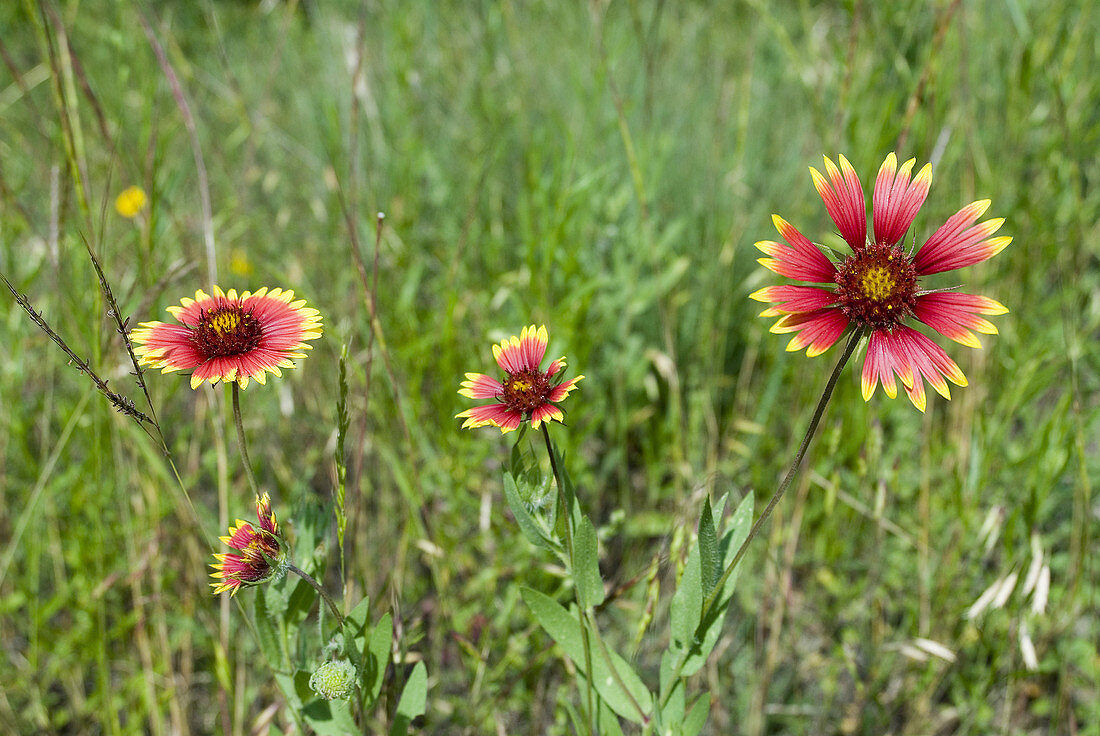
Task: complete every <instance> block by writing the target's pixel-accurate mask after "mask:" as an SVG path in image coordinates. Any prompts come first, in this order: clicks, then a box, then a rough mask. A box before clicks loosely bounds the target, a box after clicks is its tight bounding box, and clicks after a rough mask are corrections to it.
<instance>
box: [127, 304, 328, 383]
mask: <svg viewBox="0 0 1100 736" xmlns="http://www.w3.org/2000/svg"><path fill="white" fill-rule="evenodd" d="M213 292H214V293H213V294H212V295H211V294H207V293H206V292H204V291H202V290H201V289H200V290H199V291H197V292H195V298H194V299H189V298H186V297H185V298H184V299H183V300H182V301H181V302H180V304H179V306H175V307H168V312H170V313H171V314H172V316H173V317H175V318H176V320H178V321H179V324H175V325H174V324H167V323H164V322H143V323H142V324H140V325H139V326H138V328H137V329H135V330H133V331H132V332H131V333H130V338H131V339H132V340H133V342H134V352H135V353H136V354H137V355H138V356H139V357H140V358H141V364H142V365H148V366H152V367H154V368H160V369H161V370H162V371H163V372H164V373H168V372H170V371H179V370H183V371H191V388H198V387H199V386H200V385H202V383H203V382H207V381H208V382H210V383H211V384H214V383H217V382H218V381H226V382H229V381H236V382H237V383H238V384H239V385H240V387H241V388H247V387H248V382H249V380H252V379H255V380H256V381H257V382H259V383H261V384H263V383H266V381H267V374H268V373H271V374H273V375H275V376H281V375H282V373H281V372H280V369H282V368H293V367H294V360H293V359H295V358H304V357H306V356H305V353H304V352H301V351H303V350H309V349H310V348H311V347H312V346H311V345H309V344H308V343H306V342H305V341H306V340H316V339H317V338H318V337H320V336H321V315H320V313H319V312H318V311H317V310H316V309H311V308H309V307H307V306H306V303H305V300H302V299H299V300H297V301H295V299H294V292H293V291H290V290H286V291H284V290H283V289H271V290H270V291H269V290H268V289H267V287H264V288H262V289H260V290H259V291H256V292H248V291H246V292H244V293H243V294H241V295H240V296H238V295H237V291H236V290H235V289H230V290H229V291H228V292H223V291H222V290H221V289H219V288H218V287H217V286H215V287H214V288H213Z"/></svg>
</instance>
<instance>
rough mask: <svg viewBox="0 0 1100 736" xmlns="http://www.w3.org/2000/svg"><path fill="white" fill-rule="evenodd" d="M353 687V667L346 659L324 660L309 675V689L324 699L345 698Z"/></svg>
mask: <svg viewBox="0 0 1100 736" xmlns="http://www.w3.org/2000/svg"><path fill="white" fill-rule="evenodd" d="M354 688H355V667H354V666H353V665H352V663H351V662H349V661H347V660H346V659H337V660H334V661H332V662H325V663H324V664H322V665H321V666H320V667H318V668H317V669H315V670H314V671H313V674H312V675H310V676H309V689H310V690H312V691H313V692H315V693H317V694H318V695H320V696H321V697H322V698H324V699H325V700H347V698H348V697H349V696H350V695H351V693H352V690H353V689H354Z"/></svg>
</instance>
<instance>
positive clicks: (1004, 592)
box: [990, 570, 1019, 609]
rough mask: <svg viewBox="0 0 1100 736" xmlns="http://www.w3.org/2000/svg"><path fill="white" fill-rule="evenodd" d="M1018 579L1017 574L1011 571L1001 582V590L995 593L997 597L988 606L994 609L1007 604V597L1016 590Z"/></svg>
mask: <svg viewBox="0 0 1100 736" xmlns="http://www.w3.org/2000/svg"><path fill="white" fill-rule="evenodd" d="M1018 577H1019V574H1018V573H1017V572H1016V571H1015V570H1013V571H1012V572H1010V573H1009V574H1008V576H1007V577H1005V578H1004V579H1003V580H1002V581H1001V588H1000V590H998V591H997V595H996V596H995V597H994V598H993V602H992V603H991V604H990V605H991V606H992V607H993V608H994V609H998V608H1001V607H1003V606H1004V604H1005V603H1007V602H1008V597H1009V596H1010V595H1012V591H1013V590H1015V588H1016V579H1017V578H1018Z"/></svg>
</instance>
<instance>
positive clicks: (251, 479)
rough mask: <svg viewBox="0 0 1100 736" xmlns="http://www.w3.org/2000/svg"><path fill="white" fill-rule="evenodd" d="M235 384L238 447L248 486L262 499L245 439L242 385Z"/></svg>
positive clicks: (234, 401)
mask: <svg viewBox="0 0 1100 736" xmlns="http://www.w3.org/2000/svg"><path fill="white" fill-rule="evenodd" d="M231 383H232V384H233V423H234V424H236V425H237V445H238V446H239V447H240V448H241V460H242V461H243V462H244V472H245V475H247V476H248V486H249V487H250V488H251V489H252V493H254V494H255V495H256V497H257V498H259V497H260V487H259V486H258V485H257V484H256V475H255V474H254V473H253V472H252V460H251V459H249V457H248V443H247V442H246V441H245V438H244V422H243V421H241V385H240V384H239V383H237V382H236V381H231Z"/></svg>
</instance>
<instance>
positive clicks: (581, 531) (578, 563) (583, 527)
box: [573, 516, 604, 609]
mask: <svg viewBox="0 0 1100 736" xmlns="http://www.w3.org/2000/svg"><path fill="white" fill-rule="evenodd" d="M573 552H574V560H573V564H574V569H573V581H574V584H575V585H576V586H577V592H578V593H579V594H580V600H581V605H582V606H584V607H585V608H586V609H588V608H592V607H593V606H598V605H600V604H601V603H603V598H604V592H603V578H601V577H600V551H599V539H598V538H597V537H596V527H595V526H593V525H592V521H591V520H590V519H589V518H588V517H587V516H582V517H581V523H580V524H579V525H578V527H577V535H576V537H575V538H574V539H573Z"/></svg>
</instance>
